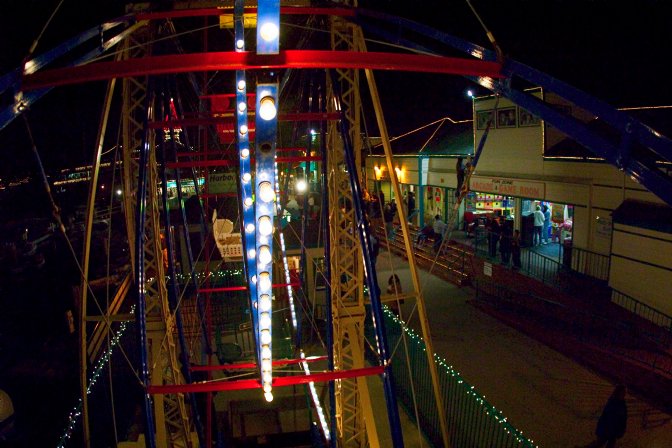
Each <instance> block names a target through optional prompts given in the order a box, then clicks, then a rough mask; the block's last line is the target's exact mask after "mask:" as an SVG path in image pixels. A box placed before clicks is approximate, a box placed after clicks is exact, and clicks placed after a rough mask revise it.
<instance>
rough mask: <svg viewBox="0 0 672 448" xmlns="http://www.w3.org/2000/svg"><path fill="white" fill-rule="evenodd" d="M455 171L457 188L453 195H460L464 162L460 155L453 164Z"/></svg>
mask: <svg viewBox="0 0 672 448" xmlns="http://www.w3.org/2000/svg"><path fill="white" fill-rule="evenodd" d="M455 173H456V174H457V190H455V196H460V192H461V191H462V184H463V183H464V162H463V160H462V157H458V158H457V163H456V164H455Z"/></svg>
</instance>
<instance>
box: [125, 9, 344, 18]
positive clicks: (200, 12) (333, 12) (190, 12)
mask: <svg viewBox="0 0 672 448" xmlns="http://www.w3.org/2000/svg"><path fill="white" fill-rule="evenodd" d="M256 13H257V8H255V7H253V6H251V7H247V8H245V14H256ZM280 14H281V15H326V16H339V17H354V16H355V11H354V10H353V9H347V8H314V7H302V6H284V7H281V8H280ZM221 15H233V8H195V9H178V10H174V11H158V12H141V13H137V14H136V15H135V17H136V18H137V19H138V20H162V19H177V18H182V17H206V16H221Z"/></svg>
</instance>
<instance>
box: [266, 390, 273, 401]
mask: <svg viewBox="0 0 672 448" xmlns="http://www.w3.org/2000/svg"><path fill="white" fill-rule="evenodd" d="M264 398H265V399H266V401H268V402H269V403H270V402H271V401H273V394H272V393H270V392H266V393H265V394H264Z"/></svg>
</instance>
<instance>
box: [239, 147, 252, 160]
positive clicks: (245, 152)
mask: <svg viewBox="0 0 672 448" xmlns="http://www.w3.org/2000/svg"><path fill="white" fill-rule="evenodd" d="M240 157H242V158H243V159H247V158H248V157H250V150H249V149H247V148H243V149H241V150H240Z"/></svg>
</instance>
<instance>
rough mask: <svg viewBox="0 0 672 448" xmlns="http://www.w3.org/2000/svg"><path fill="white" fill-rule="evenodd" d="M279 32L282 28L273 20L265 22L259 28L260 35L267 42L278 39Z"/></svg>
mask: <svg viewBox="0 0 672 448" xmlns="http://www.w3.org/2000/svg"><path fill="white" fill-rule="evenodd" d="M279 34H280V30H279V29H278V27H277V26H276V25H275V23H272V22H266V23H264V24H263V25H261V28H260V29H259V35H260V36H261V38H262V39H264V40H265V41H266V42H268V41H271V40H274V39H277V37H278V35H279Z"/></svg>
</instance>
